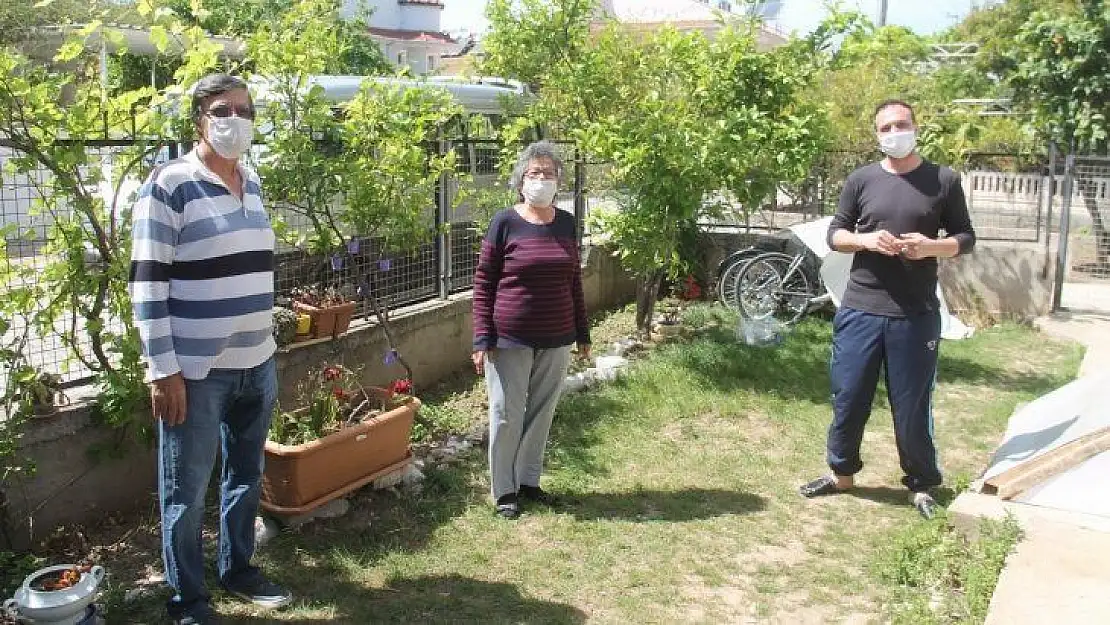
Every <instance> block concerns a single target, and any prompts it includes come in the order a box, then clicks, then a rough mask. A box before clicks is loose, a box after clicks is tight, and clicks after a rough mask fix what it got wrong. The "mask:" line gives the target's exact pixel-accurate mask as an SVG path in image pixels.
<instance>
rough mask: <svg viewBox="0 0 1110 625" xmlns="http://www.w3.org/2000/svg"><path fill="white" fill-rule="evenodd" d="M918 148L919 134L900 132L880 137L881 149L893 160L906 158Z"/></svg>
mask: <svg viewBox="0 0 1110 625" xmlns="http://www.w3.org/2000/svg"><path fill="white" fill-rule="evenodd" d="M915 147H917V132H916V131H913V130H899V131H895V132H888V133H886V134H883V135H879V149H880V150H882V151H883V154H886V155H887V156H889V157H891V158H905V157H907V156H909V155H910V153H911V152H913V149H914V148H915Z"/></svg>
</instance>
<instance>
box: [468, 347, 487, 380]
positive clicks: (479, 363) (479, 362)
mask: <svg viewBox="0 0 1110 625" xmlns="http://www.w3.org/2000/svg"><path fill="white" fill-rule="evenodd" d="M470 360H471V362H473V363H474V371H475V372H476V373H477V374H478V375H485V374H486V350H484V349H478V350H475V351H474V353H473V354H471V355H470Z"/></svg>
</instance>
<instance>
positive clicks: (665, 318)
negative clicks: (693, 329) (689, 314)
mask: <svg viewBox="0 0 1110 625" xmlns="http://www.w3.org/2000/svg"><path fill="white" fill-rule="evenodd" d="M681 314H682V306H681V304H679V303H678V302H677V301H673V300H665V301H664V302H662V306H661V307H660V315H661V318H660V319H659V322H658V323H656V324H655V333H656V334H658V335H659V336H660V337H663V338H669V337H674V336H678V335H680V334H682V330H683V328H682V323H681V322H680V321H679V315H681Z"/></svg>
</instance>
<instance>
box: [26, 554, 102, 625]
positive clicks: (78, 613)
mask: <svg viewBox="0 0 1110 625" xmlns="http://www.w3.org/2000/svg"><path fill="white" fill-rule="evenodd" d="M71 568H73V565H72V564H60V565H58V566H48V567H46V568H44V569H39V570H37V571H35V572H34V573H31V574H30V575H28V576H27V577H26V578H25V579H24V580H23V585H22V586H20V587H19V588H18V589H16V591H15V595H13V596H12V598H11V599H8V600H7V601H5V602H4V611H5V612H7V613H8V615H10V616H12V617H14V618H16V619H19V620H22V621H24V622H27V623H35V624H36V625H37V624H42V625H77V624H78V623H81V622H82V621H83V620H85V618H86V616H87V612H88V610H87V608H88V606H89V604H91V603H92V602H93V600H94V599H96V594H97V588H98V587H99V586H100V582H102V581H104V574H105V571H104V567H102V566H94V567H92V569H90V570H89V572H88V573H84V574H82V575H81V580H80V581H78V582H77V583H76V584H74V585H73V586H70V587H69V588H65V589H63V590H35V589H34V588H33V587H32V585H33V583H34V582H35V581H37V580H39V579H40V578H42V577H45V576H47V575H57V574H59V573H61V572H62V571H65V570H66V569H71Z"/></svg>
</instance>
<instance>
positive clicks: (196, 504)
mask: <svg viewBox="0 0 1110 625" xmlns="http://www.w3.org/2000/svg"><path fill="white" fill-rule="evenodd" d="M277 392H278V386H277V365H276V363H275V362H274V359H273V358H270V359H269V360H267V361H266V362H264V363H262V364H261V365H259V366H257V367H254V368H253V369H213V370H212V371H211V372H210V373H209V374H208V377H207V378H205V379H203V380H185V401H186V416H185V422H184V423H182V424H180V425H176V426H173V427H168V426H166V425H165V423H163V422H161V421H159V424H158V435H159V449H158V463H159V473H158V496H159V499H160V501H161V509H162V560H163V563H164V564H165V567H166V583H167V584H169V585H170V587H171V588H173V590H174V596H173V597H171V598H170V600H169V604H168V606H167V608H168V610H169V612H170V614H171V615H173V616H177V615H181V614H187V613H189V612H192V611H193V610H194V609H196V608H197V607H198V606H200V605H202V604H207V602H208V600H209V594H208V591H207V590H206V589H205V584H204V553H203V548H202V544H201V529H202V527H203V525H204V494H205V491H207V490H208V479H209V477H211V475H212V467H213V466H214V465H215V463H216V452H217V450H220V451H222V453H223V468H222V471H221V474H220V543H219V552H218V554H217V559H216V563H217V568H218V570H219V575H220V581H221V582H226V581H228V580H231V579H233V578H235V577H237V576H239V575H242V574H244V573H249V572H251V571H252V568H251V565H250V560H251V556H252V555H253V554H254V519H255V516H256V515H257V514H258V499H259V495H260V492H261V483H262V464H263V458H264V456H263V448H264V447H265V445H266V435H267V432H268V430H269V429H270V416H271V412H272V411H273V408H274V402H275V401H276V399H277Z"/></svg>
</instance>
